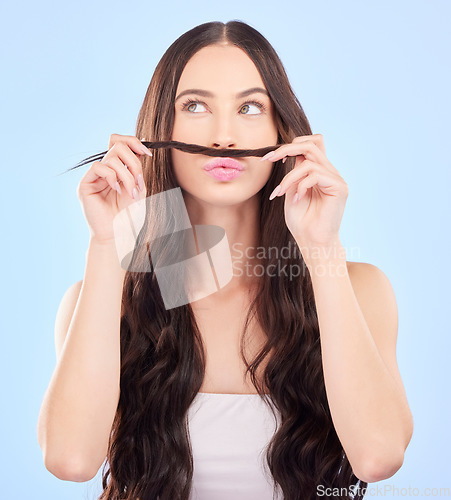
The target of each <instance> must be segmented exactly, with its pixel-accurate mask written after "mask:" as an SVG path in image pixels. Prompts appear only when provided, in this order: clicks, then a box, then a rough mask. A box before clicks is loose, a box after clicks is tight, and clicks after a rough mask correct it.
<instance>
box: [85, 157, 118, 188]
mask: <svg viewBox="0 0 451 500" xmlns="http://www.w3.org/2000/svg"><path fill="white" fill-rule="evenodd" d="M99 179H103V180H104V181H105V183H106V184H108V185H109V186H110V187H111V189H114V190H115V191H117V192H118V193H119V194H121V189H120V187H119V184H118V182H117V181H118V177H117V173H116V171H115V170H114V169H113V168H110V167H109V166H108V165H105V164H103V163H101V162H99V161H95V162H94V163H93V164H92V165H91V167H90V168H89V169H88V171H87V172H86V174H85V175H84V177H83V179H82V180H81V182H80V184H82V183H87V184H90V183H92V182H96V181H98V180H99ZM118 188H119V189H118Z"/></svg>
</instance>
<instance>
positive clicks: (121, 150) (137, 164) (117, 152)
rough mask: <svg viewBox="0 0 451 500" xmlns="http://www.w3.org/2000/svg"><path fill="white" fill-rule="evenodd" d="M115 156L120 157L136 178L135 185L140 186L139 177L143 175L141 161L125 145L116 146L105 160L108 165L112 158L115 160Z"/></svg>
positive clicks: (118, 144)
mask: <svg viewBox="0 0 451 500" xmlns="http://www.w3.org/2000/svg"><path fill="white" fill-rule="evenodd" d="M114 156H116V157H118V158H119V159H120V160H121V161H122V162H123V163H124V164H125V165H127V168H128V170H129V171H130V172H131V173H132V175H133V177H134V178H135V184H136V185H138V186H139V182H138V177H139V175H143V168H142V163H141V160H140V159H139V158H137V156H136V155H135V154H134V153H133V151H132V150H131V149H130V148H129V147H128V146H127V145H126V144H125V143H117V144H115V145H114V146H113V147H112V148H111V149H110V150H109V151H108V153H107V154H106V155H105V157H104V158H103V159H104V160H106V162H107V163H108V162H109V161H110V158H113V157H114Z"/></svg>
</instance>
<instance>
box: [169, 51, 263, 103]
mask: <svg viewBox="0 0 451 500" xmlns="http://www.w3.org/2000/svg"><path fill="white" fill-rule="evenodd" d="M251 87H265V86H264V84H263V81H262V79H261V76H260V73H259V72H258V70H257V68H256V66H255V64H254V63H253V61H252V60H251V59H250V57H249V56H248V55H247V54H246V52H244V51H243V50H242V49H240V48H239V47H236V46H234V45H209V46H208V47H204V48H202V49H200V50H199V51H198V52H196V54H194V56H193V57H192V58H191V59H190V60H189V61H188V63H187V64H186V66H185V68H184V69H183V72H182V75H181V77H180V81H179V84H178V87H177V93H178V92H179V91H183V90H185V89H189V88H201V89H206V90H211V91H213V92H214V91H215V90H216V91H217V92H221V93H223V94H227V93H230V94H232V95H234V94H236V93H238V92H239V91H240V90H241V91H242V90H245V89H248V88H251Z"/></svg>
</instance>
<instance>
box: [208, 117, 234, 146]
mask: <svg viewBox="0 0 451 500" xmlns="http://www.w3.org/2000/svg"><path fill="white" fill-rule="evenodd" d="M231 121H232V120H230V118H225V117H224V115H222V117H221V118H218V119H217V120H216V121H215V123H214V125H213V131H212V136H211V140H210V145H211V146H210V147H212V148H219V149H223V148H235V147H236V139H235V134H234V131H233V130H232V129H233V127H232V123H231Z"/></svg>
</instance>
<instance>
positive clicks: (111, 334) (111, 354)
mask: <svg viewBox="0 0 451 500" xmlns="http://www.w3.org/2000/svg"><path fill="white" fill-rule="evenodd" d="M124 277H125V270H123V269H122V268H121V267H120V265H119V261H118V257H117V253H116V249H115V247H114V244H113V245H111V244H101V243H95V242H94V241H93V240H91V241H90V244H89V248H88V251H87V254H86V270H85V275H84V280H83V281H82V282H78V283H76V284H75V285H72V287H71V288H69V290H68V291H67V292H66V294H65V296H64V297H63V300H62V302H61V305H60V308H59V310H58V314H57V319H56V325H55V342H56V354H57V364H56V368H55V370H54V372H53V375H52V378H51V380H50V383H49V386H48V388H47V391H46V393H45V395H44V399H43V402H42V406H41V410H40V413H39V420H38V426H37V433H38V441H39V445H40V447H41V450H42V452H43V456H44V462H45V466H46V468H47V469H48V470H49V471H50V472H52V474H54V475H55V476H57V477H58V478H60V479H64V480H70V481H80V482H81V481H87V480H89V479H91V478H92V477H94V476H95V474H96V473H97V470H98V469H99V467H100V466H101V464H102V463H103V461H104V460H105V457H106V453H107V446H108V440H109V437H110V432H111V426H112V423H113V419H114V416H115V413H116V409H117V404H118V401H119V388H120V386H119V380H120V315H121V302H122V289H123V282H124ZM74 309H75V311H74ZM66 334H67V336H66Z"/></svg>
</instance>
